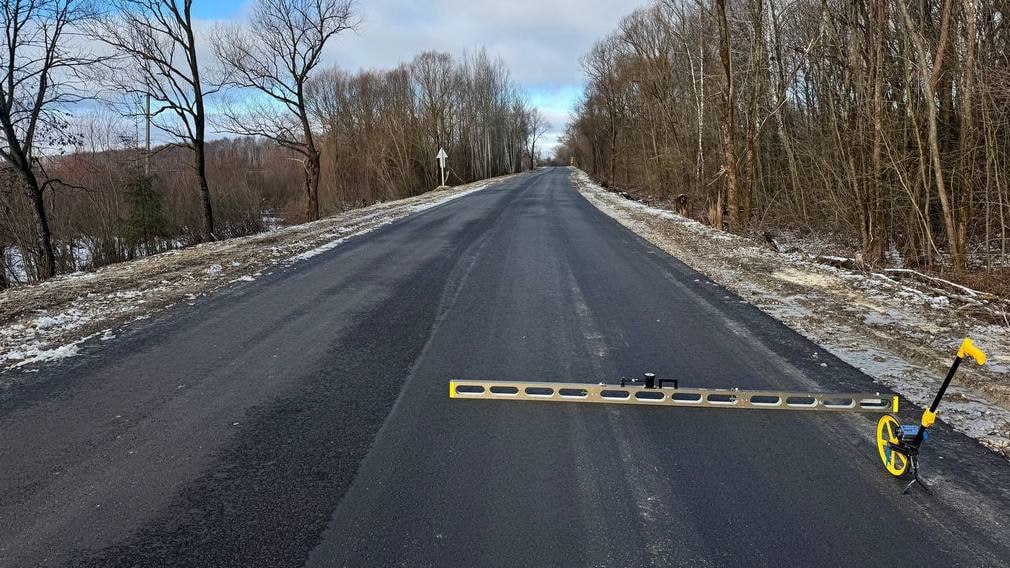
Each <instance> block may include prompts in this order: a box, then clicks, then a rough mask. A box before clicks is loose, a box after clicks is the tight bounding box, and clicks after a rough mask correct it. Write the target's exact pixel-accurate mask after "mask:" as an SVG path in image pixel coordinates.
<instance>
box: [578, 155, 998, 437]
mask: <svg viewBox="0 0 1010 568" xmlns="http://www.w3.org/2000/svg"><path fill="white" fill-rule="evenodd" d="M572 175H573V181H574V182H575V184H576V187H578V189H579V191H580V192H581V193H582V195H583V196H585V197H586V198H587V199H588V200H589V202H590V203H592V204H593V205H595V206H596V207H597V208H599V209H600V210H601V211H603V212H604V213H605V214H607V215H609V216H610V217H613V218H614V219H616V220H617V221H618V222H620V223H621V224H623V225H625V226H626V227H628V228H629V229H631V230H632V231H634V232H636V233H638V234H639V235H640V236H642V237H643V238H645V239H646V240H648V241H649V242H651V243H652V244H654V245H656V246H657V247H659V248H661V249H663V250H665V251H666V252H668V253H670V254H671V255H673V256H675V257H677V258H678V259H680V260H681V261H683V262H684V263H686V264H688V265H689V266H691V267H692V268H694V269H695V270H698V271H699V272H702V273H704V274H706V275H707V276H708V277H710V278H711V279H712V280H713V281H715V282H716V283H718V284H720V285H722V286H724V287H726V288H728V289H730V290H732V291H733V292H735V293H736V294H737V295H739V296H741V297H742V298H743V299H745V300H746V301H748V302H749V303H751V304H752V305H754V306H756V307H758V308H759V309H761V310H762V311H764V312H766V313H768V314H769V315H771V316H772V317H774V318H776V319H778V320H779V321H782V322H783V323H785V324H786V325H788V326H789V327H791V328H793V329H794V330H796V331H798V332H799V333H801V334H802V335H804V336H806V337H807V338H808V339H810V340H812V341H814V342H815V343H817V344H819V345H821V346H822V347H824V348H825V349H827V350H828V351H829V352H831V353H832V354H834V355H835V356H837V357H839V358H840V359H842V360H843V361H845V362H846V363H848V364H850V365H852V366H854V367H856V368H858V369H860V370H861V371H863V372H865V373H866V374H868V375H869V376H871V377H873V378H874V379H875V380H876V381H877V382H879V383H880V384H883V385H886V386H887V387H889V388H891V389H892V390H894V391H895V392H898V393H900V394H901V395H903V396H904V397H905V398H907V399H908V400H911V401H913V402H915V403H916V404H919V405H920V406H922V405H928V404H929V402H930V401H931V400H932V397H933V395H934V394H935V392H936V389H937V388H938V386H939V383H940V382H941V381H942V379H943V376H944V374H945V371H946V370H947V367H948V366H949V365H950V360H951V358H952V356H953V351H954V350H955V349H956V347H957V345H958V344H959V343H960V341H961V339H962V338H964V337H972V338H973V339H974V340H975V341H976V342H977V343H978V344H979V345H980V346H981V347H982V348H983V349H984V350H985V351H986V352H987V353H988V354H989V356H990V361H989V363H988V364H987V365H986V366H985V367H982V368H979V367H976V366H975V365H974V364H972V365H967V364H966V365H964V366H962V371H961V372H960V373H959V374H958V378H957V379H956V381H955V383H954V385H952V386H951V388H950V390H949V391H948V394H947V396H946V398H945V399H944V403H943V406H942V408H941V412H940V417H941V419H942V420H944V421H945V422H947V423H948V424H951V425H952V426H953V427H954V428H955V429H957V430H959V431H961V432H963V433H965V434H967V435H969V436H971V437H974V438H976V439H978V440H979V441H981V442H982V443H983V444H985V445H987V446H988V447H990V448H992V449H994V450H997V451H1000V452H1002V453H1004V454H1005V455H1008V456H1010V328H1008V327H1005V326H1003V325H998V324H992V323H985V322H983V321H981V320H977V319H975V318H973V317H972V316H971V315H969V314H968V313H966V310H965V309H964V308H965V306H964V305H962V304H960V303H959V300H958V299H957V298H956V297H954V296H948V295H945V294H942V293H938V292H937V291H936V290H933V289H921V288H918V287H916V286H915V285H914V284H909V283H907V282H901V281H898V280H895V279H893V278H891V277H889V276H888V275H886V274H873V273H870V274H868V273H864V272H855V271H850V270H846V269H841V268H835V267H832V266H826V265H823V264H820V263H817V262H815V261H813V259H812V258H811V257H810V256H809V255H806V254H803V253H801V252H792V253H786V254H783V253H777V252H774V251H773V250H771V249H770V248H768V247H766V246H764V245H762V244H758V243H756V242H754V241H752V240H750V239H747V238H744V237H740V236H737V235H733V234H729V233H726V232H723V231H719V230H716V229H714V228H712V227H708V226H707V225H704V224H702V223H699V222H697V221H694V220H692V219H688V218H685V217H681V216H679V215H677V214H675V213H673V212H671V211H668V210H665V209H660V208H656V207H651V206H648V205H645V204H642V203H639V202H637V201H632V200H628V199H625V198H623V197H621V196H619V195H617V194H614V193H612V192H609V191H607V190H606V189H603V188H602V187H600V186H598V185H596V184H595V183H593V182H592V181H591V180H590V179H589V176H588V175H586V174H585V172H582V171H580V170H574V172H573V174H572Z"/></svg>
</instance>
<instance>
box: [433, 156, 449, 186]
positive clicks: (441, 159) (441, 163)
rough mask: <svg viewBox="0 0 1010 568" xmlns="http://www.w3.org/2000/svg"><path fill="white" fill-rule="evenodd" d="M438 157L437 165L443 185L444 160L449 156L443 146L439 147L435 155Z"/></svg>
mask: <svg viewBox="0 0 1010 568" xmlns="http://www.w3.org/2000/svg"><path fill="white" fill-rule="evenodd" d="M435 157H436V158H438V167H439V169H440V170H442V186H444V185H445V160H446V158H448V157H449V154H446V153H445V148H439V149H438V154H437V155H436V156H435Z"/></svg>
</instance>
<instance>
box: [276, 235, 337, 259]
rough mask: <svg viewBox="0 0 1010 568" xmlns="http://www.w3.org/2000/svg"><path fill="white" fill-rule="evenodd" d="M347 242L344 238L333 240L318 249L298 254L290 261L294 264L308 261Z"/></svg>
mask: <svg viewBox="0 0 1010 568" xmlns="http://www.w3.org/2000/svg"><path fill="white" fill-rule="evenodd" d="M345 240H346V239H344V238H340V239H335V240H332V241H330V242H328V243H326V244H323V245H320V246H318V247H316V248H314V249H311V250H307V251H305V252H303V253H301V254H296V255H294V256H292V257H291V258H290V259H289V260H290V261H292V262H298V261H300V260H308V259H310V258H313V257H316V256H319V255H321V254H323V253H324V252H326V251H330V250H333V249H335V248H337V247H339V246H340V245H342V244H344V241H345Z"/></svg>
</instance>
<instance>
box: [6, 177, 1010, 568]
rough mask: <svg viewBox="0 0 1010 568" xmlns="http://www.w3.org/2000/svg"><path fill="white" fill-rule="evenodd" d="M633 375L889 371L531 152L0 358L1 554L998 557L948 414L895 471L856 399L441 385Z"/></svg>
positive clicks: (795, 385) (998, 489)
mask: <svg viewBox="0 0 1010 568" xmlns="http://www.w3.org/2000/svg"><path fill="white" fill-rule="evenodd" d="M822 363H825V364H826V366H823V365H822ZM645 372H654V373H657V374H658V375H659V376H660V377H669V378H677V379H679V380H680V384H681V385H684V386H692V387H740V388H772V389H792V390H823V391H829V392H833V391H837V392H864V391H871V392H872V391H878V390H881V387H879V386H878V385H876V384H874V383H873V382H872V380H871V379H870V378H869V377H867V376H865V375H863V374H862V373H860V372H859V371H857V370H855V369H853V368H851V367H849V366H847V365H845V364H843V363H842V362H841V361H839V360H838V359H836V358H835V357H833V356H831V355H830V354H828V353H827V352H825V351H823V350H822V349H820V348H818V347H816V346H815V345H813V344H812V343H810V342H809V341H807V340H805V339H803V338H802V337H800V336H799V335H797V334H796V333H794V332H792V331H790V330H789V329H787V328H785V327H784V326H783V325H781V324H780V323H778V322H777V321H775V320H773V319H771V318H770V317H767V316H765V315H764V314H762V313H761V312H759V311H758V310H756V309H755V308H753V307H751V306H750V305H748V304H746V303H745V302H742V301H741V300H740V298H738V297H737V296H735V295H733V294H731V293H729V292H727V291H726V290H724V289H722V288H720V287H719V286H717V285H715V284H713V283H712V282H711V281H710V280H709V279H707V278H706V277H705V276H703V275H701V274H699V273H697V272H695V271H693V270H691V269H690V268H688V267H687V266H685V265H684V264H683V263H681V262H680V261H678V260H677V259H674V258H672V257H670V256H668V255H667V254H665V253H663V252H661V251H660V250H658V249H656V248H655V247H653V246H651V245H649V244H648V243H646V242H645V241H643V240H642V239H640V238H639V237H637V236H636V235H635V234H633V233H631V232H630V231H628V230H627V229H625V228H624V227H622V226H621V225H619V224H618V223H617V222H615V221H613V220H612V219H611V218H609V217H607V216H606V215H604V214H603V213H601V212H600V211H598V210H597V209H595V208H594V207H593V206H592V205H590V204H589V203H588V202H587V201H586V200H585V199H583V198H582V197H581V196H580V195H579V193H578V192H577V191H576V190H575V188H574V187H573V184H572V182H571V180H570V170H569V169H567V168H558V169H548V170H541V171H538V172H536V173H532V174H526V175H522V176H518V177H514V178H510V179H508V180H507V181H504V182H501V183H498V184H496V185H493V186H491V187H489V188H487V189H485V190H483V191H478V192H476V193H473V194H471V195H468V196H465V197H462V198H460V199H457V200H455V201H451V202H449V203H446V204H444V205H441V206H439V207H435V208H432V209H429V210H427V211H424V212H420V213H417V214H415V215H412V216H410V217H407V218H405V219H402V220H400V221H396V222H394V223H391V224H389V225H387V226H384V227H382V228H381V229H378V230H376V231H374V232H372V233H369V234H367V235H363V236H360V237H356V238H351V239H349V240H348V241H347V242H346V243H345V244H343V245H341V246H339V247H337V248H335V249H333V250H331V251H329V252H326V253H324V254H321V255H319V256H317V257H315V258H312V259H310V260H307V261H303V262H300V263H297V264H294V265H292V266H290V267H287V268H278V269H276V270H275V271H274V272H273V273H272V274H269V275H266V276H263V277H261V278H259V279H258V280H257V281H255V282H251V283H241V284H238V285H235V286H233V287H231V288H230V289H228V290H226V291H223V292H219V293H217V294H214V295H212V296H210V297H207V298H202V299H199V300H197V301H196V302H194V304H193V305H179V306H176V307H173V308H171V309H169V310H166V311H164V312H162V313H160V314H158V315H156V316H154V317H152V318H151V319H149V320H144V321H140V322H136V323H134V324H132V325H130V326H129V327H127V328H125V329H124V330H121V332H119V336H118V337H117V338H116V339H113V340H111V341H105V342H101V341H93V342H90V343H88V344H85V345H84V346H83V348H82V354H81V355H80V356H78V357H75V358H72V359H68V360H65V361H63V362H61V363H59V364H53V365H49V366H45V367H42V368H40V369H39V370H38V372H37V373H28V374H25V373H17V375H16V376H15V375H11V376H8V377H0V384H2V383H7V386H6V387H4V389H3V390H2V391H0V437H2V438H0V566H10V567H22V566H24V567H34V566H95V567H106V566H111V567H117V566H124V567H125V566H131V567H162V566H164V567H187V566H193V567H217V566H241V567H259V566H264V567H267V566H269V567H274V566H277V567H286V566H304V565H309V566H352V567H359V566H544V567H551V566H639V565H652V566H672V565H689V566H703V565H712V566H732V565H745V566H851V565H877V566H889V567H890V566H955V565H962V566H996V565H1001V564H1002V565H1006V564H1007V563H1010V544H1008V541H1010V522H1008V519H1010V467H1008V464H1007V462H1006V461H1005V460H1004V459H1002V458H1000V457H998V456H996V455H995V454H993V453H991V452H989V451H987V450H985V449H984V448H982V447H981V446H980V445H978V444H977V443H975V442H974V441H971V440H970V439H968V438H966V437H964V436H962V435H960V434H957V433H955V432H953V431H951V430H950V429H949V428H947V427H945V426H941V427H940V428H937V429H936V430H935V431H934V433H933V434H934V435H933V439H931V440H930V442H929V443H928V445H927V447H926V448H925V450H924V455H923V468H924V471H925V474H926V476H927V478H929V479H930V480H931V481H932V482H933V483H934V491H935V494H934V495H927V494H925V493H923V492H920V491H914V492H913V493H912V494H911V495H902V494H901V488H902V483H901V482H900V481H899V480H895V479H892V478H890V477H889V476H887V475H886V474H885V473H884V472H883V471H882V468H881V467H880V465H879V463H878V458H877V456H876V449H875V447H874V445H873V425H874V419H875V416H873V415H869V416H862V415H850V414H837V413H794V412H774V411H750V410H739V411H734V410H706V409H682V408H657V407H643V406H615V405H590V404H587V405H579V404H550V403H522V402H513V403H510V402H497V401H465V400H463V401H461V400H450V399H449V398H448V396H447V392H448V390H447V383H448V381H449V380H450V379H452V378H456V377H460V378H471V379H496V380H523V381H569V382H600V381H608V382H611V381H616V380H619V378H620V377H622V376H626V377H629V378H631V377H637V376H640V375H641V374H642V373H645ZM913 413H914V411H913V410H911V409H910V410H909V411H908V412H907V413H906V414H907V416H905V418H908V419H911V418H912V416H913Z"/></svg>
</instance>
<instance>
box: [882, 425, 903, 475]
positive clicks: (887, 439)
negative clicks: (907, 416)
mask: <svg viewBox="0 0 1010 568" xmlns="http://www.w3.org/2000/svg"><path fill="white" fill-rule="evenodd" d="M900 428H901V425H900V424H898V421H897V420H896V419H895V418H894V417H893V416H891V415H884V416H881V417H880V421H879V422H877V451H878V452H880V460H881V461H882V462H884V468H885V469H887V472H888V473H890V474H891V475H893V476H895V477H901V476H902V475H904V474H905V470H906V469H908V458H906V457H905V456H904V455H903V454H900V453H898V452H896V451H894V450H892V449H891V443H892V442H893V443H895V444H897V443H898V431H899V430H900Z"/></svg>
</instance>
